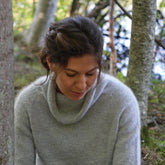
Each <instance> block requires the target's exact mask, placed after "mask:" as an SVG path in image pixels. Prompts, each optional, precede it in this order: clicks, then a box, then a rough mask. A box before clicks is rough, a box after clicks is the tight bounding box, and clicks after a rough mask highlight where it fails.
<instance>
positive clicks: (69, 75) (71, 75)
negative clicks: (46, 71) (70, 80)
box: [66, 73, 75, 77]
mask: <svg viewBox="0 0 165 165" xmlns="http://www.w3.org/2000/svg"><path fill="white" fill-rule="evenodd" d="M66 75H67V76H68V77H74V76H75V74H68V73H66Z"/></svg>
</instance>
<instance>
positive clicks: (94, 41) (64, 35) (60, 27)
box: [40, 16, 103, 75]
mask: <svg viewBox="0 0 165 165" xmlns="http://www.w3.org/2000/svg"><path fill="white" fill-rule="evenodd" d="M102 50H103V38H102V33H101V31H100V30H99V28H98V27H97V25H96V24H95V23H94V22H93V21H92V20H91V19H89V18H87V17H82V16H75V17H69V18H65V19H64V20H62V21H59V22H56V23H53V24H51V25H50V27H49V30H48V32H47V34H46V36H45V47H44V48H43V49H42V50H41V53H40V60H41V63H42V65H43V66H44V67H45V68H46V70H47V75H48V74H49V72H50V69H49V66H48V64H47V60H46V59H47V58H48V59H49V61H50V62H52V63H55V64H60V66H62V67H64V66H66V65H67V62H68V59H69V58H70V57H73V56H74V57H81V56H83V55H85V54H91V55H94V56H95V57H96V59H97V62H98V66H99V75H100V71H101V61H102V60H101V59H102V57H101V56H102Z"/></svg>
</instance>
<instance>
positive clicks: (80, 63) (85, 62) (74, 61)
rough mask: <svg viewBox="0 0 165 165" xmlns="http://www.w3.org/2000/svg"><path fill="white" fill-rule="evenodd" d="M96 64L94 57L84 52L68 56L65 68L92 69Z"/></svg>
mask: <svg viewBox="0 0 165 165" xmlns="http://www.w3.org/2000/svg"><path fill="white" fill-rule="evenodd" d="M97 66H98V64H97V60H96V57H95V56H94V55H91V54H85V55H83V56H81V57H70V58H69V60H68V63H67V66H66V67H65V69H76V70H77V69H82V68H84V69H92V68H94V67H97Z"/></svg>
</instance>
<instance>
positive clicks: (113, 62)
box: [109, 0, 117, 76]
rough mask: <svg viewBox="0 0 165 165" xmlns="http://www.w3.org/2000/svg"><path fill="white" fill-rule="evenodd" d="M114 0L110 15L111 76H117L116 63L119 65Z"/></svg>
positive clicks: (111, 0)
mask: <svg viewBox="0 0 165 165" xmlns="http://www.w3.org/2000/svg"><path fill="white" fill-rule="evenodd" d="M114 5H115V3H114V0H110V12H109V13H110V14H109V38H110V43H109V47H110V48H111V55H110V75H112V76H115V75H116V63H117V52H116V49H115V44H114V34H113V32H114V19H113V14H114Z"/></svg>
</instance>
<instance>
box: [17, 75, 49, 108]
mask: <svg viewBox="0 0 165 165" xmlns="http://www.w3.org/2000/svg"><path fill="white" fill-rule="evenodd" d="M45 80H46V76H43V77H40V78H38V79H36V80H35V81H34V82H32V83H31V84H29V85H28V86H26V87H24V88H22V89H21V90H20V91H19V92H18V94H17V96H16V98H15V106H17V105H20V106H21V105H23V104H27V103H32V101H33V100H35V99H36V98H37V97H38V96H39V95H41V93H43V92H42V91H43V88H44V86H46V84H47V83H46V82H45V84H43V82H44V81H45Z"/></svg>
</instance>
